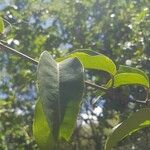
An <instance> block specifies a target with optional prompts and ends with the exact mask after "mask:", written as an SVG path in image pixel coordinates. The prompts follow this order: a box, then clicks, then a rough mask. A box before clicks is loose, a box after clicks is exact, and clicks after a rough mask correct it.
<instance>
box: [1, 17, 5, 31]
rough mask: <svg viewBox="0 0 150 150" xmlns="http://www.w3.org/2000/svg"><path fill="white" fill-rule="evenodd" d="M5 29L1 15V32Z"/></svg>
mask: <svg viewBox="0 0 150 150" xmlns="http://www.w3.org/2000/svg"><path fill="white" fill-rule="evenodd" d="M3 31H4V22H3V19H2V18H1V17H0V33H2V32H3Z"/></svg>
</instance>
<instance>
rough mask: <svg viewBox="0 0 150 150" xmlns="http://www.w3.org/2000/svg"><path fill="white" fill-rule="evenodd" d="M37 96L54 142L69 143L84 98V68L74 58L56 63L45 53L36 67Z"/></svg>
mask: <svg viewBox="0 0 150 150" xmlns="http://www.w3.org/2000/svg"><path fill="white" fill-rule="evenodd" d="M38 83H39V96H40V99H41V103H42V106H43V111H44V113H45V115H46V118H47V122H48V125H49V128H50V129H51V131H52V135H53V137H54V140H57V138H58V137H60V138H65V139H67V140H68V139H69V138H70V136H71V134H72V132H73V129H74V126H75V122H76V119H77V115H78V111H79V105H80V102H81V99H82V95H83V89H84V81H83V67H82V65H81V63H80V61H79V60H78V59H77V58H69V59H66V60H64V61H61V62H59V63H56V61H55V60H54V59H53V58H52V57H51V55H50V54H49V53H48V52H43V53H42V54H41V57H40V60H39V64H38ZM66 129H67V130H66Z"/></svg>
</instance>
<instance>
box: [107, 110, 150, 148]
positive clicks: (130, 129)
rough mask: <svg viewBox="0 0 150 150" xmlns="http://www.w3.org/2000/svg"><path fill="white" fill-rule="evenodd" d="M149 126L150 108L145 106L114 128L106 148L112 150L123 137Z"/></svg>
mask: <svg viewBox="0 0 150 150" xmlns="http://www.w3.org/2000/svg"><path fill="white" fill-rule="evenodd" d="M148 126H150V108H143V109H141V110H139V111H137V112H135V113H133V114H132V115H131V116H130V117H129V118H128V119H127V120H125V121H124V122H122V123H121V124H119V125H117V126H116V127H115V128H114V130H113V132H112V133H111V135H110V136H109V137H108V139H107V141H106V144H105V150H111V148H112V147H113V146H116V145H117V143H118V142H119V141H121V140H122V139H123V138H125V137H127V136H129V135H131V134H132V133H134V132H135V131H138V130H140V129H142V128H145V127H148Z"/></svg>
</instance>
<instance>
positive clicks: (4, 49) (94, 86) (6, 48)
mask: <svg viewBox="0 0 150 150" xmlns="http://www.w3.org/2000/svg"><path fill="white" fill-rule="evenodd" d="M0 50H3V51H6V52H8V53H9V52H10V53H12V54H14V55H17V56H19V57H21V58H23V59H26V60H28V61H30V62H31V63H33V64H34V65H38V61H37V60H35V59H33V58H31V57H29V56H28V55H25V54H23V53H21V52H18V51H17V50H15V49H13V48H11V47H9V46H7V45H4V44H3V43H1V42H0ZM85 84H86V85H87V86H91V87H93V88H96V89H101V90H104V91H105V90H107V89H106V88H105V87H102V86H99V85H97V84H94V83H91V82H89V81H85Z"/></svg>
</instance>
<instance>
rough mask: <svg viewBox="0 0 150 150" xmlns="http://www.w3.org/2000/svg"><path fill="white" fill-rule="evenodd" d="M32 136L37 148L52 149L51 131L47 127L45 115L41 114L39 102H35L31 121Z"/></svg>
mask: <svg viewBox="0 0 150 150" xmlns="http://www.w3.org/2000/svg"><path fill="white" fill-rule="evenodd" d="M32 128H33V135H34V137H35V140H36V142H37V144H38V147H39V148H40V149H41V150H43V149H47V150H48V149H50V148H51V149H53V147H54V142H53V137H52V131H51V129H50V128H49V126H48V123H47V120H46V117H45V114H44V112H43V108H42V104H41V102H40V100H38V101H37V103H36V106H35V112H34V119H33V126H32Z"/></svg>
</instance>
